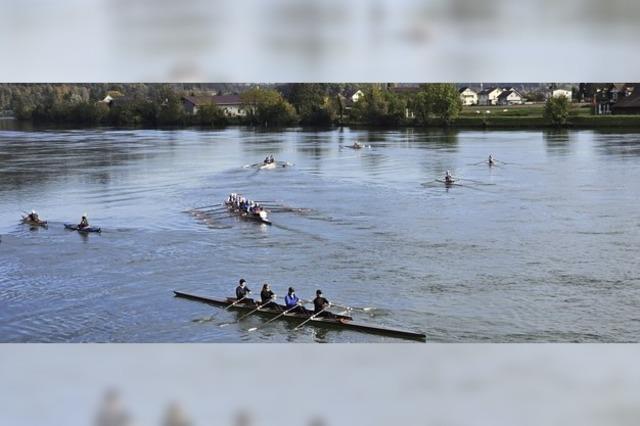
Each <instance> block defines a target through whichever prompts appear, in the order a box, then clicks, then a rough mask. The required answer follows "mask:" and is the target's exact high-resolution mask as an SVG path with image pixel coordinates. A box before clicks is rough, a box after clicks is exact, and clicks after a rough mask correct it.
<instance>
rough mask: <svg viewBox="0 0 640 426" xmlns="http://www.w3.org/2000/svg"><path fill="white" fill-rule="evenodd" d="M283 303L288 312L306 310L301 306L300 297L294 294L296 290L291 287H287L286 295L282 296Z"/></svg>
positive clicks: (303, 311) (304, 311)
mask: <svg viewBox="0 0 640 426" xmlns="http://www.w3.org/2000/svg"><path fill="white" fill-rule="evenodd" d="M284 305H285V309H286V310H288V311H289V310H290V312H299V313H306V312H307V310H306V309H305V308H304V306H302V303H301V302H300V299H299V298H298V296H296V291H295V290H294V289H293V287H289V291H288V292H287V295H286V296H285V297H284Z"/></svg>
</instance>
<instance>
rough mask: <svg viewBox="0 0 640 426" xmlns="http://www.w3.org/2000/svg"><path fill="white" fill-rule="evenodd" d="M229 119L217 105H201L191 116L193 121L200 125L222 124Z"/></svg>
mask: <svg viewBox="0 0 640 426" xmlns="http://www.w3.org/2000/svg"><path fill="white" fill-rule="evenodd" d="M228 121H229V119H228V118H227V116H226V115H225V113H224V111H223V110H221V109H220V108H219V107H218V106H217V105H202V106H200V107H199V108H198V112H197V113H196V115H195V116H194V117H193V123H194V124H197V125H200V126H224V125H225V124H227V123H228Z"/></svg>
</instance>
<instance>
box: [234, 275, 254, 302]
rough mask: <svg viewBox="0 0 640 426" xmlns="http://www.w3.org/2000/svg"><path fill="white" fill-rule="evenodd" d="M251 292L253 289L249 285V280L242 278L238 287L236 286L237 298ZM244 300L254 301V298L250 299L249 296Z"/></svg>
mask: <svg viewBox="0 0 640 426" xmlns="http://www.w3.org/2000/svg"><path fill="white" fill-rule="evenodd" d="M250 293H251V289H250V288H249V287H247V282H246V281H245V280H244V278H242V279H240V283H239V284H238V287H236V300H240V299H242V298H243V297H246V296H248V295H249V294H250ZM243 302H253V299H249V298H248V297H247V298H246V299H244V300H243Z"/></svg>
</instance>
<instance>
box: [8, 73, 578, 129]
mask: <svg viewBox="0 0 640 426" xmlns="http://www.w3.org/2000/svg"><path fill="white" fill-rule="evenodd" d="M212 88H215V87H212V86H211V85H206V84H191V85H190V84H142V83H140V84H107V83H97V84H0V112H2V111H12V112H13V115H14V116H15V117H16V118H17V119H19V120H31V121H33V122H35V123H60V124H79V125H107V126H151V127H153V126H225V125H229V124H245V125H252V126H260V127H278V126H290V125H298V124H300V125H305V126H330V125H343V124H345V125H365V126H403V125H413V126H449V125H452V124H453V123H454V122H455V120H456V119H457V117H458V116H459V114H460V112H461V110H462V102H461V100H460V97H459V93H458V89H457V88H456V86H455V85H453V84H445V83H433V84H424V85H422V86H420V87H418V88H415V89H413V90H410V91H407V90H394V89H393V88H392V87H389V86H388V85H385V84H352V83H341V84H339V83H291V84H281V85H260V86H258V85H238V86H236V87H223V88H222V89H220V90H221V91H222V90H223V91H229V90H235V91H236V92H240V97H241V101H242V107H243V110H244V111H245V115H244V116H241V117H231V116H229V115H227V114H226V113H225V112H224V111H223V110H221V109H220V108H218V107H217V106H216V105H214V104H212V105H202V106H199V107H198V110H197V113H196V114H189V113H188V112H187V111H186V110H185V108H184V105H183V97H184V96H189V95H203V94H211V92H212V91H215V90H212ZM357 89H359V90H361V91H362V93H363V95H362V96H360V98H359V99H358V100H357V102H353V101H351V100H350V99H349V98H347V97H345V96H344V95H345V93H349V92H353V91H355V90H357ZM109 94H112V95H114V98H115V99H117V101H114V102H112V103H111V105H107V104H106V103H103V102H100V101H101V100H102V99H104V97H105V96H107V95H109ZM552 102H553V103H554V104H553V105H548V108H547V111H546V113H545V116H546V117H548V118H550V119H551V121H552V122H553V123H554V124H560V125H562V124H563V123H566V118H565V114H566V112H565V111H566V109H567V106H566V105H562V104H561V105H557V104H556V102H560V103H562V101H555V100H554V101H552Z"/></svg>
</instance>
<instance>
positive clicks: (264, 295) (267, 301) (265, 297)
mask: <svg viewBox="0 0 640 426" xmlns="http://www.w3.org/2000/svg"><path fill="white" fill-rule="evenodd" d="M260 300H261V301H262V304H263V305H264V306H268V307H269V308H276V307H277V306H278V304H277V303H275V301H276V294H275V293H274V292H273V291H271V286H270V285H269V284H267V283H264V285H263V286H262V291H261V292H260ZM271 302H272V303H271Z"/></svg>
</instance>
